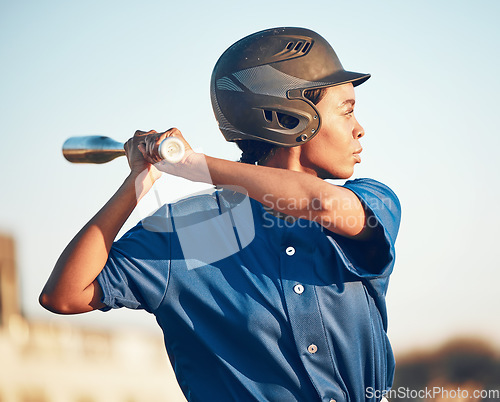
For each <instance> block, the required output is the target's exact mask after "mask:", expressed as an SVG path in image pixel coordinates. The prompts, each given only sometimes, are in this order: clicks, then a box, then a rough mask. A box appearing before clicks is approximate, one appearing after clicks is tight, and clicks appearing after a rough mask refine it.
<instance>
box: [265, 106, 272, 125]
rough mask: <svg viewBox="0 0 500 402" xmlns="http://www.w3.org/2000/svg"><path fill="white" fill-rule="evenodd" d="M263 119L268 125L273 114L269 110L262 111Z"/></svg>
mask: <svg viewBox="0 0 500 402" xmlns="http://www.w3.org/2000/svg"><path fill="white" fill-rule="evenodd" d="M264 119H266V121H267V122H268V123H271V122H272V121H273V112H272V111H271V110H266V109H264Z"/></svg>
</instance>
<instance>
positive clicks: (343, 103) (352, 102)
mask: <svg viewBox="0 0 500 402" xmlns="http://www.w3.org/2000/svg"><path fill="white" fill-rule="evenodd" d="M348 103H350V104H351V106H354V104H355V103H356V101H355V100H354V99H346V100H345V101H344V102H342V103H341V104H340V105H339V107H338V108H339V109H342V108H343V107H344V106H346V105H347V104H348Z"/></svg>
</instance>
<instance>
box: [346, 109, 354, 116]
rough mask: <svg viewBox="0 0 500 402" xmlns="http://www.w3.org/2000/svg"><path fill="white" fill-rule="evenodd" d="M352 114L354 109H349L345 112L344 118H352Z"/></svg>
mask: <svg viewBox="0 0 500 402" xmlns="http://www.w3.org/2000/svg"><path fill="white" fill-rule="evenodd" d="M353 114H354V109H349V110H348V111H347V112H346V114H345V115H346V116H352V115H353Z"/></svg>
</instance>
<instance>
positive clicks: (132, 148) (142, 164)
mask: <svg viewBox="0 0 500 402" xmlns="http://www.w3.org/2000/svg"><path fill="white" fill-rule="evenodd" d="M157 135H158V133H157V132H156V131H155V130H150V131H140V130H137V131H136V132H135V133H134V136H133V137H132V138H130V139H129V140H128V141H127V142H126V143H125V144H124V146H123V148H124V149H125V154H126V155H127V159H128V164H129V166H130V170H131V172H132V174H135V175H137V176H139V175H146V174H147V176H148V177H149V179H150V180H151V184H152V183H154V182H155V181H156V180H158V179H159V178H160V177H161V172H160V171H159V170H158V169H157V168H156V167H155V166H154V165H153V164H152V163H150V162H149V161H148V160H147V159H146V157H147V155H146V138H147V137H149V138H150V137H152V136H155V137H156V136H157Z"/></svg>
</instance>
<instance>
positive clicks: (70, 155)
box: [62, 135, 125, 163]
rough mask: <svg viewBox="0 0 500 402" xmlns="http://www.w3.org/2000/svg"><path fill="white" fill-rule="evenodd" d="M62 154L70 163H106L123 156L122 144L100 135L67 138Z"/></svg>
mask: <svg viewBox="0 0 500 402" xmlns="http://www.w3.org/2000/svg"><path fill="white" fill-rule="evenodd" d="M62 152H63V155H64V157H65V158H66V160H68V161H69V162H71V163H106V162H109V161H112V160H113V159H115V158H118V157H119V156H123V155H125V150H124V149H123V143H121V142H119V141H115V140H113V139H112V138H109V137H105V136H102V135H86V136H82V137H71V138H68V139H67V140H66V141H65V142H64V144H63V148H62Z"/></svg>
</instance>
